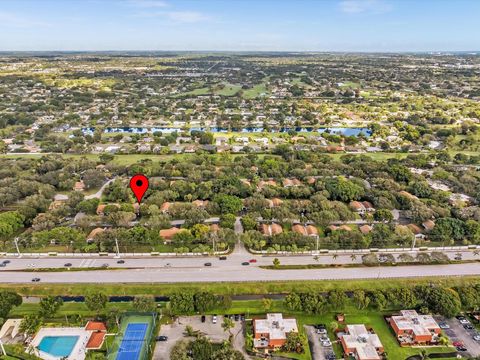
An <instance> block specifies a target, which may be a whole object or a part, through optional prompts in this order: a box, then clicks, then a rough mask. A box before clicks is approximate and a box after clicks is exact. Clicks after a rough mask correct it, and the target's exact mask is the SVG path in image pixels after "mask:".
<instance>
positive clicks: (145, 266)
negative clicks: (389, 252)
mask: <svg viewBox="0 0 480 360" xmlns="http://www.w3.org/2000/svg"><path fill="white" fill-rule="evenodd" d="M239 250H240V251H235V252H234V253H233V254H231V255H229V256H227V259H226V260H220V259H219V258H218V257H193V258H185V257H172V258H156V257H147V258H122V259H117V258H100V257H98V256H97V257H91V258H78V257H75V258H68V257H66V258H49V257H42V258H9V259H8V260H9V261H10V263H8V264H7V266H5V267H2V268H0V282H5V283H25V282H31V280H32V278H34V277H38V278H40V279H41V280H40V281H41V282H43V283H89V282H90V283H116V282H120V283H121V282H125V283H127V282H128V283H141V282H146V283H152V282H158V283H161V282H216V281H232V282H235V281H281V280H322V279H375V278H401V277H405V278H407V277H421V276H464V275H480V264H479V263H477V262H472V263H458V264H450V265H413V266H397V267H388V266H387V267H356V268H353V267H344V268H323V269H302V270H266V269H262V268H260V266H261V265H271V264H272V260H273V257H269V256H254V255H251V254H248V253H247V252H246V251H242V250H241V249H239ZM446 254H447V255H448V256H449V257H450V258H451V259H453V258H455V257H457V256H458V252H446ZM461 254H462V260H477V259H478V256H475V255H474V253H473V252H471V251H463V252H461ZM397 255H398V254H397ZM251 259H253V261H252V262H250V263H249V265H242V263H243V262H248V261H249V260H251ZM279 259H280V262H281V264H283V265H297V264H300V265H305V264H353V263H361V261H362V260H361V256H360V255H358V256H357V257H354V258H352V257H351V255H350V254H345V255H338V256H336V257H333V256H331V255H323V256H319V257H318V258H317V257H313V256H284V257H279ZM119 260H122V261H121V263H118V262H119ZM1 261H2V260H0V262H1ZM205 263H210V264H211V266H205ZM65 264H69V265H70V264H71V267H72V268H77V269H75V271H74V270H68V269H67V268H65ZM104 264H108V267H109V268H120V269H115V270H92V268H98V267H102V266H103V265H104ZM48 268H64V269H65V271H60V272H59V271H56V272H45V271H41V272H40V271H36V272H35V271H32V270H34V269H48ZM78 268H80V269H85V271H78ZM123 268H124V269H123ZM20 270H22V271H20Z"/></svg>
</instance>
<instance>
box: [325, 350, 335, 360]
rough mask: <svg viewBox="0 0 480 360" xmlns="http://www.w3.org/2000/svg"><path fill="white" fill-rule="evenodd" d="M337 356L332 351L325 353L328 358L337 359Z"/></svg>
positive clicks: (328, 359)
mask: <svg viewBox="0 0 480 360" xmlns="http://www.w3.org/2000/svg"><path fill="white" fill-rule="evenodd" d="M336 358H337V357H336V356H335V354H334V353H333V352H330V353H328V354H327V355H325V359H326V360H335V359H336Z"/></svg>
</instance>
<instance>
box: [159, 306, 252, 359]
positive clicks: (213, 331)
mask: <svg viewBox="0 0 480 360" xmlns="http://www.w3.org/2000/svg"><path fill="white" fill-rule="evenodd" d="M222 322H223V316H218V319H217V323H216V324H214V323H212V316H211V315H207V316H206V321H205V322H204V323H202V322H201V317H200V316H198V315H197V316H180V317H179V318H177V320H176V321H175V322H174V323H173V324H168V325H162V326H161V328H160V332H159V333H158V335H164V336H168V340H167V341H157V343H156V346H155V351H154V356H153V358H154V359H155V360H157V359H158V360H169V359H170V352H171V351H172V348H173V346H174V345H175V344H176V343H177V342H178V341H179V340H183V339H189V340H193V338H188V337H186V336H185V335H184V333H185V328H186V326H187V325H190V326H191V327H192V328H193V330H198V331H200V333H201V334H203V335H205V336H207V337H208V338H210V339H211V340H212V341H213V342H217V343H218V342H222V341H224V340H228V337H229V333H228V331H227V332H225V331H223V329H222ZM234 324H235V327H234V328H233V329H231V332H232V334H233V336H234V340H233V346H234V348H235V349H237V350H239V351H241V352H242V353H243V354H244V356H245V358H246V359H249V357H247V355H246V354H245V351H244V350H243V347H244V344H245V338H244V335H243V323H242V322H241V321H234Z"/></svg>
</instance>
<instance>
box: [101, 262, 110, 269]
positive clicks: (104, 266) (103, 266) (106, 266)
mask: <svg viewBox="0 0 480 360" xmlns="http://www.w3.org/2000/svg"><path fill="white" fill-rule="evenodd" d="M109 266H110V265H108V264H107V263H105V264H102V268H108V267H109Z"/></svg>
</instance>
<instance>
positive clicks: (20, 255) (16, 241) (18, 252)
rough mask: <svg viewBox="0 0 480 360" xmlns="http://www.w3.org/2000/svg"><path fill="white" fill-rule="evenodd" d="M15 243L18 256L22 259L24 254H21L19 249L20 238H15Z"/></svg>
mask: <svg viewBox="0 0 480 360" xmlns="http://www.w3.org/2000/svg"><path fill="white" fill-rule="evenodd" d="M13 242H14V243H15V247H16V248H17V256H18V257H22V254H21V253H20V248H19V247H18V237H16V238H14V239H13Z"/></svg>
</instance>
